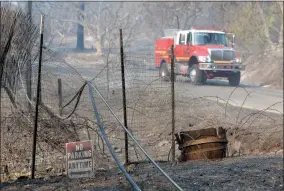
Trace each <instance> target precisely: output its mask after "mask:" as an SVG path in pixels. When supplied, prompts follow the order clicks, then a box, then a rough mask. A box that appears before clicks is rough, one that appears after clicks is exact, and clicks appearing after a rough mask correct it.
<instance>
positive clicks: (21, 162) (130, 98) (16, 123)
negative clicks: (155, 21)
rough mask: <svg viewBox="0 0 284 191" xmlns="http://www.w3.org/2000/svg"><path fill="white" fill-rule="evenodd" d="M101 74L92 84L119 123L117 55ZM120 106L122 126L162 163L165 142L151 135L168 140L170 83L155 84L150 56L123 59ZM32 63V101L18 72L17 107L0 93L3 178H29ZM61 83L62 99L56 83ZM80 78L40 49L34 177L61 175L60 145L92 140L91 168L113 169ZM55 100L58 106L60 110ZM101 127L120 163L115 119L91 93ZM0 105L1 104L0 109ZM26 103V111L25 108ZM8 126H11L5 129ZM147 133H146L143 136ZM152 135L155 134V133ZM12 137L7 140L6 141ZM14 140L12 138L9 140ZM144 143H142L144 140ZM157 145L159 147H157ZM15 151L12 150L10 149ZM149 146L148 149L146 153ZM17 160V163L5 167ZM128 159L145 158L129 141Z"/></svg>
mask: <svg viewBox="0 0 284 191" xmlns="http://www.w3.org/2000/svg"><path fill="white" fill-rule="evenodd" d="M107 60H108V63H105V66H107V67H103V68H102V70H100V71H97V73H98V75H96V76H95V77H94V78H93V79H92V83H93V84H94V86H95V87H96V88H97V89H98V90H99V92H100V93H101V94H102V95H103V97H104V98H105V100H106V101H107V103H108V104H109V106H110V107H111V109H112V111H113V112H114V113H115V115H116V116H117V117H118V118H119V120H120V121H121V122H122V121H123V109H122V108H123V102H122V82H121V63H120V55H111V56H110V57H109V58H108V59H107ZM124 60H125V81H126V99H127V102H126V106H127V118H128V128H129V130H130V131H131V132H132V134H133V135H134V137H135V138H136V139H137V140H138V141H139V142H140V140H143V142H140V143H141V145H142V146H143V148H145V150H146V151H147V152H149V154H150V155H154V156H158V157H156V158H155V159H156V160H167V156H168V152H169V150H170V144H169V142H166V144H164V143H163V142H162V143H160V145H161V144H162V146H163V148H164V149H162V150H161V149H160V145H159V143H158V141H157V140H156V138H157V136H158V137H160V136H164V137H168V134H169V133H170V122H171V118H170V111H171V101H170V83H164V82H162V81H161V80H160V77H159V75H158V73H157V70H156V69H154V68H153V63H154V57H153V55H148V54H145V55H141V54H133V53H132V54H130V53H129V54H126V55H125V59H124ZM37 67H38V66H37V63H35V64H34V65H33V68H32V71H33V75H32V76H33V78H32V98H31V99H29V98H28V96H27V92H26V85H25V82H26V79H25V76H26V75H25V71H21V74H22V75H20V79H19V80H20V82H21V83H19V86H18V89H17V91H16V92H15V93H14V94H13V97H14V98H15V100H16V101H15V103H16V106H17V108H14V107H13V106H12V105H11V104H10V105H9V104H8V103H11V99H9V96H8V95H7V94H5V93H4V94H2V113H3V112H4V111H3V110H5V111H7V112H4V115H3V114H2V122H1V125H2V127H3V129H4V130H3V131H2V136H3V139H2V143H3V144H2V154H3V156H5V157H2V165H3V166H5V167H7V170H6V171H7V172H5V173H4V174H5V176H10V177H12V176H14V174H15V173H18V172H21V174H22V175H29V171H30V165H31V151H32V143H31V141H32V134H33V126H34V118H35V116H34V110H35V101H36V99H35V95H36V81H37V72H36V71H37ZM59 79H60V81H61V87H62V90H61V92H62V95H60V93H59V84H58V80H59ZM84 83H85V79H83V78H82V77H81V75H80V74H78V73H77V71H76V70H75V69H73V67H72V66H71V65H69V64H68V63H67V62H66V59H65V58H64V57H62V56H58V55H57V54H56V53H52V52H50V51H44V58H43V65H42V85H41V104H40V112H39V129H38V139H37V153H36V156H37V160H36V175H37V176H43V175H46V174H49V175H50V174H54V173H55V174H56V173H62V172H65V171H66V169H65V168H66V166H65V165H66V164H65V163H66V159H65V150H64V147H65V143H67V142H73V141H79V140H93V143H94V148H95V154H94V156H95V166H96V169H98V168H107V169H109V168H111V167H114V166H115V163H114V161H113V160H112V159H111V156H110V153H109V152H108V149H107V148H106V146H105V143H104V141H103V139H102V138H101V136H100V133H99V131H98V127H97V121H96V119H95V117H94V113H93V110H92V106H91V104H90V97H89V92H88V91H89V90H88V89H87V88H85V86H84ZM60 100H61V102H62V103H61V105H62V108H60ZM95 102H96V104H97V106H98V109H99V112H100V115H101V117H102V119H103V124H104V127H105V129H106V132H107V134H108V137H109V139H110V142H111V143H112V145H113V147H114V150H115V151H116V154H117V155H118V156H119V158H120V160H121V161H122V162H123V161H125V152H124V144H125V143H124V139H125V135H124V130H123V129H122V127H121V124H120V123H119V122H118V121H117V119H115V117H114V116H113V114H112V113H111V111H110V110H109V108H108V107H107V106H106V105H105V103H104V101H103V100H102V99H101V98H100V97H98V95H97V94H96V95H95ZM3 103H5V104H4V105H3ZM28 103H30V104H31V105H32V109H31V110H29V109H28ZM161 126H163V127H166V128H168V131H166V132H164V133H163V135H157V133H156V130H158V129H159V128H160V127H161ZM11 127H12V128H11ZM149 131H151V133H149ZM157 132H158V131H157ZM11 137H13V139H11ZM14 139H15V140H14ZM145 140H146V141H145ZM158 145H159V146H158ZM15 148H17V149H15ZM147 148H151V149H147ZM11 158H14V159H16V158H18V159H17V160H16V161H18V163H15V162H14V163H11V160H10V159H11ZM129 159H130V161H131V162H135V161H141V160H145V159H146V158H145V156H144V154H143V153H142V152H141V151H140V150H139V149H137V148H136V146H135V144H134V143H133V141H131V140H129Z"/></svg>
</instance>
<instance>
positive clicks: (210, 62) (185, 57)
mask: <svg viewBox="0 0 284 191" xmlns="http://www.w3.org/2000/svg"><path fill="white" fill-rule="evenodd" d="M173 31H174V32H173ZM228 35H232V43H231V44H229V42H228ZM234 37H235V36H234V34H232V33H227V34H226V33H225V32H223V31H221V30H216V29H211V28H210V29H208V28H206V29H204V28H191V29H190V30H172V33H171V34H170V35H167V36H165V37H163V38H160V39H157V40H156V46H155V65H156V67H158V68H159V75H160V77H161V78H162V79H163V80H169V79H170V67H171V65H170V64H171V54H172V53H171V47H172V45H174V56H173V59H174V70H175V76H176V75H183V76H186V77H189V78H190V80H191V82H192V83H193V84H195V85H199V84H203V83H205V82H206V80H207V79H213V78H215V77H222V78H227V79H228V80H229V83H230V85H232V86H238V85H239V83H240V77H241V71H242V70H244V69H245V67H244V66H243V65H242V60H241V55H240V54H237V53H236V51H235V50H234Z"/></svg>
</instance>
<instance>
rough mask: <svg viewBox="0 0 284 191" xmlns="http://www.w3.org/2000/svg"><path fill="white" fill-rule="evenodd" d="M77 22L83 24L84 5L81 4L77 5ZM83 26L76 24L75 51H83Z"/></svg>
mask: <svg viewBox="0 0 284 191" xmlns="http://www.w3.org/2000/svg"><path fill="white" fill-rule="evenodd" d="M79 6H80V7H79V10H80V11H78V20H79V21H81V22H84V11H85V3H84V2H81V3H80V5H79ZM84 47H85V46H84V26H83V25H81V24H80V23H77V50H84Z"/></svg>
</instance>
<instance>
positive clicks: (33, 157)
mask: <svg viewBox="0 0 284 191" xmlns="http://www.w3.org/2000/svg"><path fill="white" fill-rule="evenodd" d="M40 20H41V21H40V51H39V66H38V79H37V99H36V113H35V124H34V133H33V150H32V169H31V171H32V172H31V176H32V179H34V178H35V158H36V138H37V123H38V105H39V103H40V101H42V100H41V99H40V95H41V62H42V48H43V28H44V16H43V15H41V19H40Z"/></svg>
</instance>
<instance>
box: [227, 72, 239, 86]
mask: <svg viewBox="0 0 284 191" xmlns="http://www.w3.org/2000/svg"><path fill="white" fill-rule="evenodd" d="M228 80H229V84H230V85H231V86H239V84H240V81H241V72H237V73H233V74H232V75H230V76H228Z"/></svg>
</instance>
